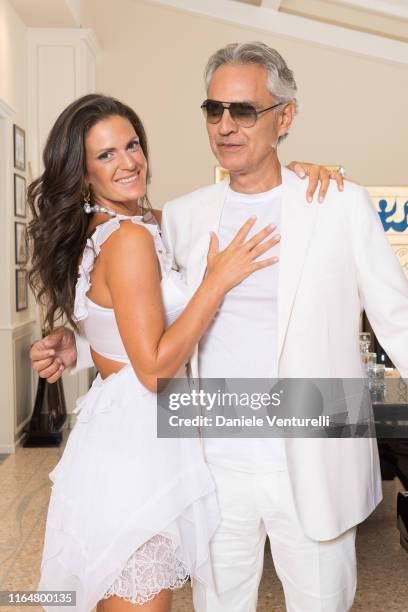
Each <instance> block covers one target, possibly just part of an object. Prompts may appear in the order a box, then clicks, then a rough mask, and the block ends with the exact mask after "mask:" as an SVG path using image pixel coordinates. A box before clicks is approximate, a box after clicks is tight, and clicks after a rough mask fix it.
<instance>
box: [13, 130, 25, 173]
mask: <svg viewBox="0 0 408 612" xmlns="http://www.w3.org/2000/svg"><path fill="white" fill-rule="evenodd" d="M13 136H14V138H13V141H14V167H15V168H16V169H17V170H22V171H23V172H24V170H25V167H26V160H25V132H24V130H23V129H22V128H20V127H18V125H13Z"/></svg>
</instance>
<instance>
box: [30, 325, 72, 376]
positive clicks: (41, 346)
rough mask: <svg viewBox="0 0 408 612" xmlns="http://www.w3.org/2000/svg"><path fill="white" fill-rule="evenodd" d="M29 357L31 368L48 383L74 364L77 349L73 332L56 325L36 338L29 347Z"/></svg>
mask: <svg viewBox="0 0 408 612" xmlns="http://www.w3.org/2000/svg"><path fill="white" fill-rule="evenodd" d="M30 359H31V362H32V366H33V370H34V371H35V372H37V373H38V375H39V376H40V377H41V378H46V379H47V380H48V382H49V383H54V382H56V381H57V380H58V379H59V378H61V376H62V374H63V372H64V371H65V370H66V368H70V367H72V366H74V365H75V364H76V360H77V351H76V345H75V337H74V334H73V332H72V331H71V330H70V329H67V328H66V327H56V328H55V329H54V331H53V332H52V333H51V334H50V335H49V336H45V338H43V339H42V340H37V342H34V344H33V345H32V347H31V350H30Z"/></svg>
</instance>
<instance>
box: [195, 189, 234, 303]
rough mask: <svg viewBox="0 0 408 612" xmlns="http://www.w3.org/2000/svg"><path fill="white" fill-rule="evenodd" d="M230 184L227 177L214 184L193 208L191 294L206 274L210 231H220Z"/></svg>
mask: <svg viewBox="0 0 408 612" xmlns="http://www.w3.org/2000/svg"><path fill="white" fill-rule="evenodd" d="M228 184H229V181H228V179H226V180H224V181H221V182H220V183H217V184H216V185H214V189H213V190H212V191H211V194H210V195H207V196H206V197H205V199H204V198H203V200H202V201H201V202H200V203H199V205H198V206H196V207H194V208H193V210H192V221H191V241H190V254H189V257H188V261H187V284H188V288H189V291H190V292H191V294H193V293H194V291H195V290H196V289H197V287H198V285H199V284H200V282H201V281H202V278H203V276H204V273H205V269H206V266H207V252H208V245H209V241H210V231H214V232H218V228H219V224H220V218H221V213H222V209H223V206H224V202H225V197H226V193H227V188H228Z"/></svg>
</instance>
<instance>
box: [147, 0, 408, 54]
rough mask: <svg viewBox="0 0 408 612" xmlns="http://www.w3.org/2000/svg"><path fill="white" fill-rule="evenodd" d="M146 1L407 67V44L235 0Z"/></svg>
mask: <svg viewBox="0 0 408 612" xmlns="http://www.w3.org/2000/svg"><path fill="white" fill-rule="evenodd" d="M144 2H147V3H148V4H154V5H160V6H165V7H169V8H173V9H177V10H179V11H184V12H187V13H190V14H195V15H200V16H203V17H209V18H210V19H215V20H219V21H224V22H227V23H234V24H237V25H240V26H243V27H245V28H248V27H249V28H254V29H258V30H262V31H264V32H265V31H266V32H272V33H273V34H277V35H279V36H282V37H285V38H291V39H295V40H303V41H307V42H309V43H311V44H314V45H321V46H323V47H329V48H333V49H336V50H343V51H348V52H351V53H355V54H357V55H363V56H366V57H369V58H375V59H380V60H383V61H386V62H393V63H397V64H403V65H408V43H404V42H400V41H397V40H392V39H389V38H384V37H382V36H376V35H374V34H367V33H366V32H358V31H355V30H349V29H347V28H343V27H340V26H336V25H331V24H325V23H320V22H318V21H313V20H311V19H306V18H305V17H299V16H297V15H289V14H286V13H281V12H278V11H274V10H271V9H270V8H266V7H263V6H259V7H258V6H252V5H249V4H242V3H239V2H235V0H195V2H194V4H193V3H192V2H191V0H144Z"/></svg>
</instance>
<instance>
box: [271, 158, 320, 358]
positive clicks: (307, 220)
mask: <svg viewBox="0 0 408 612" xmlns="http://www.w3.org/2000/svg"><path fill="white" fill-rule="evenodd" d="M282 184H283V200H282V212H281V236H282V238H281V243H280V262H279V266H280V268H279V284H278V360H279V358H280V356H281V353H282V349H283V345H284V342H285V336H286V332H287V328H288V325H289V320H290V315H291V312H292V308H293V303H294V300H295V297H296V292H297V288H298V286H299V282H300V279H301V276H302V271H303V266H304V263H305V260H306V255H307V251H308V249H309V246H310V243H311V239H312V235H313V230H314V227H315V224H316V220H317V213H318V209H319V206H321V205H320V204H318V203H316V202H315V201H313V202H312V203H309V202H307V201H306V197H305V184H304V182H302V181H301V180H300V179H299V178H298V177H297V176H296V175H295V174H294V173H293V172H290V171H289V170H287V168H284V167H282ZM323 206H324V204H323Z"/></svg>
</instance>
